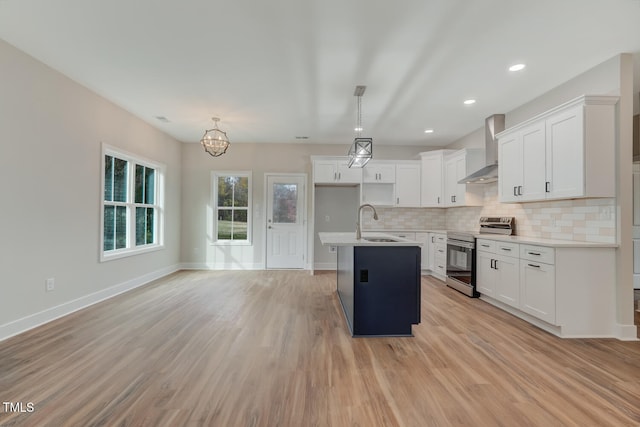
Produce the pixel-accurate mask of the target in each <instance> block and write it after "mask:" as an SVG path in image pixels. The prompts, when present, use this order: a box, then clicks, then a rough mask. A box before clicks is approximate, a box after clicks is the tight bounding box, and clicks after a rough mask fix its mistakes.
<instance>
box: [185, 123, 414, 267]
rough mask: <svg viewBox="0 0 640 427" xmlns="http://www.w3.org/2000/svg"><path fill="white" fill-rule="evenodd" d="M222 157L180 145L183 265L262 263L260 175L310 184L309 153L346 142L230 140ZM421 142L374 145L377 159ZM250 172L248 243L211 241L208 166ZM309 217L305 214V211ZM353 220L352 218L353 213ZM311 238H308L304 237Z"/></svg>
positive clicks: (339, 148) (405, 155) (342, 148)
mask: <svg viewBox="0 0 640 427" xmlns="http://www.w3.org/2000/svg"><path fill="white" fill-rule="evenodd" d="M229 138H230V139H231V141H232V143H231V147H230V148H229V150H228V151H227V153H226V154H225V155H223V156H221V157H218V158H213V157H211V156H209V155H208V154H206V153H205V152H204V151H203V149H202V147H201V146H200V144H195V143H185V144H183V146H182V165H183V168H182V183H183V186H182V217H183V218H184V221H183V223H182V255H181V257H182V261H183V263H184V264H183V265H184V266H185V267H186V268H227V269H259V268H264V262H265V253H264V252H265V240H264V239H265V235H264V226H265V224H264V204H265V200H264V174H265V173H269V172H277V173H307V177H308V182H309V183H311V182H312V181H311V172H312V170H311V156H312V155H328V156H345V155H346V153H347V151H348V148H349V143H348V142H347V143H345V144H331V145H327V144H323V145H320V144H248V143H243V144H234V143H233V135H229ZM421 151H425V147H388V146H376V145H375V140H374V151H373V153H374V158H376V159H400V160H408V159H415V158H417V156H418V153H420V152H421ZM243 170H247V171H248V170H250V171H252V172H253V177H252V179H253V181H252V191H253V242H252V245H251V246H215V245H212V244H211V238H210V236H209V235H208V226H209V223H210V221H209V215H210V213H209V212H210V206H209V205H210V202H211V173H212V172H213V171H243ZM307 208H308V212H310V209H311V189H310V188H309V187H308V188H307ZM309 217H310V215H309ZM354 221H355V217H354ZM309 238H310V237H309Z"/></svg>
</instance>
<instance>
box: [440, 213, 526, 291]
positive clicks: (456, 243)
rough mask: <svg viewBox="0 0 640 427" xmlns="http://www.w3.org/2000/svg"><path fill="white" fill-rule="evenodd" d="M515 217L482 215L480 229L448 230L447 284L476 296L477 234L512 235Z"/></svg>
mask: <svg viewBox="0 0 640 427" xmlns="http://www.w3.org/2000/svg"><path fill="white" fill-rule="evenodd" d="M514 230H515V219H514V218H513V217H481V218H480V230H479V232H476V231H448V232H447V286H449V287H451V288H453V289H456V290H458V291H460V292H462V293H463V294H465V295H468V296H470V297H473V298H476V297H478V296H480V294H479V293H478V292H477V291H476V254H475V250H476V239H475V235H476V234H501V235H511V234H513V232H514Z"/></svg>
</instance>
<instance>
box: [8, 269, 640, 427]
mask: <svg viewBox="0 0 640 427" xmlns="http://www.w3.org/2000/svg"><path fill="white" fill-rule="evenodd" d="M422 287H423V291H422V323H421V324H420V325H417V326H414V329H413V331H414V334H415V337H413V338H357V339H354V338H351V337H350V336H349V335H348V332H347V327H346V325H345V321H344V317H343V314H342V311H341V308H340V305H339V302H338V300H337V297H336V294H335V273H333V272H326V273H321V274H317V275H315V276H311V275H309V274H308V273H307V272H292V271H234V272H229V271H215V272H211V271H184V272H179V273H176V274H173V275H171V276H169V277H166V278H164V279H161V280H158V281H156V282H154V283H152V284H150V285H148V286H145V287H143V288H139V289H137V290H134V291H132V292H129V293H127V294H124V295H121V296H118V297H115V298H113V299H111V300H109V301H105V302H103V303H100V304H97V305H95V306H93V307H90V308H88V309H85V310H82V311H80V312H77V313H75V314H72V315H70V316H67V317H65V318H63V319H59V320H57V321H54V322H51V323H49V324H47V325H44V326H42V327H40V328H37V329H34V330H32V331H29V332H27V333H24V334H22V335H19V336H17V337H14V338H11V339H9V340H5V341H3V342H0V401H2V402H22V403H23V404H24V405H26V403H27V402H32V403H33V405H34V411H33V412H30V413H29V412H25V413H15V412H8V411H7V410H6V408H3V406H0V426H83V427H84V426H172V427H173V426H225V427H227V426H367V427H369V426H385V427H387V426H638V425H640V342H621V341H617V340H611V339H589V340H561V339H559V338H556V337H554V336H552V335H549V334H547V333H545V332H543V331H541V330H539V329H537V328H535V327H533V326H531V325H529V324H527V323H525V322H523V321H521V320H519V319H517V318H514V317H512V316H510V315H509V314H507V313H505V312H502V311H500V310H498V309H496V308H494V307H492V306H490V305H488V304H486V303H484V302H483V301H480V300H478V299H470V298H467V297H466V296H464V295H462V294H460V293H458V292H455V291H453V290H452V289H449V288H446V287H445V286H444V285H443V284H442V282H439V281H437V280H435V279H432V278H423V280H422Z"/></svg>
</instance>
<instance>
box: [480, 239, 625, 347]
mask: <svg viewBox="0 0 640 427" xmlns="http://www.w3.org/2000/svg"><path fill="white" fill-rule="evenodd" d="M476 268H477V270H476V288H477V290H478V292H480V293H481V298H482V299H484V300H485V301H487V302H489V303H491V304H493V305H496V306H497V307H499V308H501V309H503V310H505V311H508V312H509V313H511V314H513V315H515V316H518V317H520V318H522V319H524V320H526V321H528V322H530V323H532V324H534V325H536V326H538V327H540V328H542V329H544V330H546V331H548V332H550V333H553V334H556V335H558V336H561V337H571V338H588V337H592V338H604V337H619V338H621V339H635V338H636V327H635V325H633V324H629V325H626V324H625V325H621V324H619V323H618V320H617V318H616V312H617V304H618V302H617V301H616V298H615V296H616V247H615V245H611V246H605V247H599V246H598V245H597V244H596V245H594V246H591V247H590V246H580V245H575V246H573V245H571V244H566V245H560V246H557V247H550V246H541V245H537V244H534V245H532V244H529V243H512V242H505V241H501V239H500V238H495V240H492V239H491V238H490V237H489V238H482V239H477V243H476ZM630 309H631V304H630Z"/></svg>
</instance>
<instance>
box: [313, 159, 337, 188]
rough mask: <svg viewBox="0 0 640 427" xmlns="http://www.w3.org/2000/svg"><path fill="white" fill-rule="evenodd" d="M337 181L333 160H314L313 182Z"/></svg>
mask: <svg viewBox="0 0 640 427" xmlns="http://www.w3.org/2000/svg"><path fill="white" fill-rule="evenodd" d="M337 179H338V170H337V168H336V162H335V160H316V161H315V162H313V182H317V183H334V182H336V180H337Z"/></svg>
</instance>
